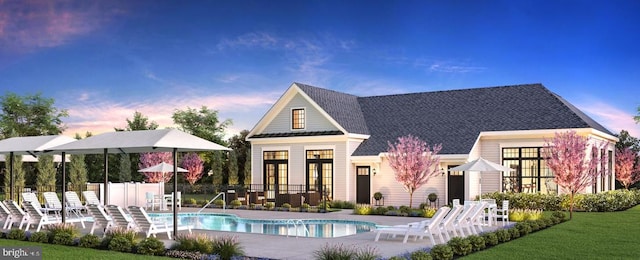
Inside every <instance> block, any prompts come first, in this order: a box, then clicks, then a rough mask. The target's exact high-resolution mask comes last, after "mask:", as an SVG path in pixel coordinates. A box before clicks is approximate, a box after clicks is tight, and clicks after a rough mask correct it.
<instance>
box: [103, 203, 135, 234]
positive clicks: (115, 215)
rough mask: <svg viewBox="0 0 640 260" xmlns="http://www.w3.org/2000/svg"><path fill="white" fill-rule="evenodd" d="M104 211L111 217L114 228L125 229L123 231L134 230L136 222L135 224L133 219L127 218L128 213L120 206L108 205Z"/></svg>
mask: <svg viewBox="0 0 640 260" xmlns="http://www.w3.org/2000/svg"><path fill="white" fill-rule="evenodd" d="M104 210H105V211H106V212H107V214H109V217H111V221H112V222H113V227H117V228H123V229H134V228H135V222H133V218H131V217H129V216H127V213H125V212H124V210H123V209H122V208H121V207H120V206H118V205H107V206H106V207H104Z"/></svg>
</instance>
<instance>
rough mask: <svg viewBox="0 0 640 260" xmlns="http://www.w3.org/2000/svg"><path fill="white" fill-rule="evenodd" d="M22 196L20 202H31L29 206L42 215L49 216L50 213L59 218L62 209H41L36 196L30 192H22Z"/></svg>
mask: <svg viewBox="0 0 640 260" xmlns="http://www.w3.org/2000/svg"><path fill="white" fill-rule="evenodd" d="M21 195H22V201H23V202H24V201H29V202H31V204H32V205H33V206H34V207H35V208H36V209H38V210H40V211H41V212H42V213H44V214H49V213H50V212H53V214H54V215H55V216H56V217H58V218H59V217H60V215H59V214H60V210H61V209H62V207H60V208H59V209H54V208H47V207H43V206H42V204H40V201H39V200H38V196H36V194H35V193H32V192H23V193H21Z"/></svg>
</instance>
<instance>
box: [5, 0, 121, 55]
mask: <svg viewBox="0 0 640 260" xmlns="http://www.w3.org/2000/svg"><path fill="white" fill-rule="evenodd" d="M100 3H102V2H93V1H86V2H79V3H74V4H69V3H68V1H37V0H33V1H30V0H25V1H0V46H2V47H1V48H0V51H4V52H19V53H24V52H30V51H33V50H37V49H41V48H49V47H55V46H60V45H63V44H66V43H68V42H69V41H71V40H72V39H74V38H76V37H79V36H81V35H86V34H88V33H91V32H93V31H95V30H97V29H99V28H101V26H102V25H103V24H105V23H106V22H108V21H109V20H110V19H111V17H112V15H114V14H121V13H122V10H121V9H120V10H114V11H112V9H109V8H106V6H99V4H100Z"/></svg>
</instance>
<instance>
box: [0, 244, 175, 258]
mask: <svg viewBox="0 0 640 260" xmlns="http://www.w3.org/2000/svg"><path fill="white" fill-rule="evenodd" d="M0 246H37V247H42V256H43V257H42V259H87V257H89V256H91V259H109V260H114V259H142V260H145V259H175V258H170V257H160V256H145V255H136V254H126V253H120V252H114V251H107V250H97V249H90V248H83V247H77V246H74V247H70V246H61V245H52V244H42V243H34V242H28V241H18V240H10V239H0Z"/></svg>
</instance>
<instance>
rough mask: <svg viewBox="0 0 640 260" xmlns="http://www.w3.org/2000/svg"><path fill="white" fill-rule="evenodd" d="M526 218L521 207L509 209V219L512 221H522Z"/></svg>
mask: <svg viewBox="0 0 640 260" xmlns="http://www.w3.org/2000/svg"><path fill="white" fill-rule="evenodd" d="M526 219H527V215H526V213H525V212H524V210H522V209H510V210H509V221H513V222H522V221H525V220H526Z"/></svg>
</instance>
